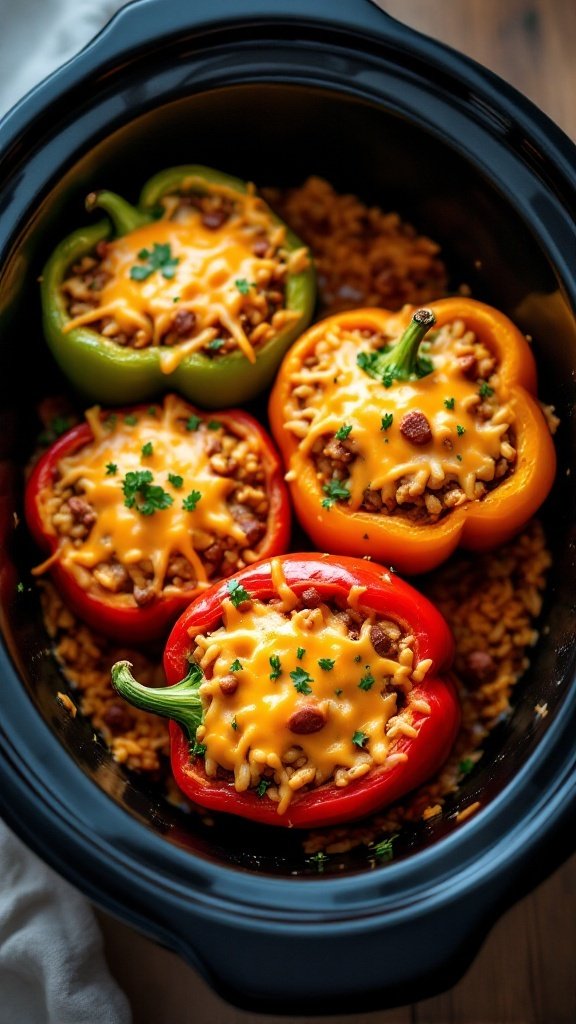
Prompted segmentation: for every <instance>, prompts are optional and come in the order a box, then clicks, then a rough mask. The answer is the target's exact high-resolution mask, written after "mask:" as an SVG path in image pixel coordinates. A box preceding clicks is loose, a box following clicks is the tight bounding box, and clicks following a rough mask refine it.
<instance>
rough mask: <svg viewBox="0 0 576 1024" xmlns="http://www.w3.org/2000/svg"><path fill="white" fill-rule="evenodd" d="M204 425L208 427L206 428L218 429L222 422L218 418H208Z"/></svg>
mask: <svg viewBox="0 0 576 1024" xmlns="http://www.w3.org/2000/svg"><path fill="white" fill-rule="evenodd" d="M206 426H207V427H208V430H220V427H221V426H222V424H221V423H220V422H219V421H218V420H209V422H208V423H207V424H206Z"/></svg>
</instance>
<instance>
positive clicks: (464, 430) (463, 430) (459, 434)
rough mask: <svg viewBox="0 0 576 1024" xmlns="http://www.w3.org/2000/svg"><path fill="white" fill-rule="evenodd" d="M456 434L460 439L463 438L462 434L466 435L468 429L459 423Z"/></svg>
mask: <svg viewBox="0 0 576 1024" xmlns="http://www.w3.org/2000/svg"><path fill="white" fill-rule="evenodd" d="M456 433H457V434H458V437H462V434H465V433H466V427H463V426H462V424H461V423H457V424H456Z"/></svg>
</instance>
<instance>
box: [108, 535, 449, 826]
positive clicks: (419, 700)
mask: <svg viewBox="0 0 576 1024" xmlns="http://www.w3.org/2000/svg"><path fill="white" fill-rule="evenodd" d="M452 655H453V642H452V638H451V634H450V631H449V629H448V627H447V625H446V623H445V622H444V619H443V618H442V616H441V615H440V614H439V612H437V611H436V609H435V608H434V607H433V606H432V605H431V604H430V602H429V601H428V600H427V599H426V598H424V597H422V596H421V595H420V594H419V593H418V592H417V591H415V590H414V589H413V588H412V587H410V586H409V585H408V584H406V583H404V582H403V581H402V580H400V579H398V578H397V577H396V576H393V575H390V574H389V573H388V572H386V570H385V569H383V568H382V567H381V566H378V565H375V564H374V563H371V562H367V561H365V560H363V559H355V558H345V557H340V556H336V557H335V556H331V555H318V554H297V555H286V556H284V557H282V558H275V559H273V560H272V561H267V562H261V563H260V564H259V565H256V566H254V567H249V568H246V569H244V570H242V571H241V572H240V573H237V574H236V575H235V576H234V577H233V578H232V579H229V580H227V581H225V582H222V583H220V584H218V585H216V586H214V587H212V588H211V589H210V590H209V591H207V592H206V593H205V594H203V595H201V596H200V597H199V598H197V600H195V601H194V603H193V604H191V605H190V607H189V608H187V610H186V611H185V613H184V614H183V615H182V616H181V618H180V619H179V620H178V622H177V623H176V625H175V626H174V629H173V630H172V633H171V634H170V637H169V639H168V643H167V646H166V650H165V655H164V667H165V671H166V676H167V679H168V682H169V683H170V684H171V685H170V686H168V687H166V688H164V689H151V688H148V687H145V686H142V685H141V684H140V683H137V682H136V681H135V680H134V678H133V676H132V674H131V672H130V667H131V666H130V665H129V663H128V662H118V663H117V664H116V665H115V666H114V667H113V670H112V680H113V684H114V686H115V687H116V689H117V690H118V692H119V693H120V694H121V695H122V696H124V697H125V698H126V699H127V700H128V701H130V702H131V703H133V704H135V705H136V706H137V707H141V708H144V709H145V710H148V711H153V712H155V713H157V714H160V715H165V716H166V717H168V718H170V719H172V721H171V723H170V735H171V751H172V769H173V772H174V776H175V779H176V782H177V783H178V785H179V786H180V788H181V789H182V790H183V792H184V793H186V795H187V796H188V797H190V798H191V799H192V800H193V801H194V802H195V803H197V804H199V805H201V806H203V807H207V808H210V809H212V810H216V811H226V812H228V813H230V814H237V815H240V816H241V817H244V818H249V819H251V820H253V821H258V822H264V823H266V824H269V825H285V826H296V827H300V828H307V827H312V826H320V825H333V824H337V823H339V822H343V821H348V820H350V819H354V818H359V817H361V816H363V815H366V814H369V813H371V812H373V811H375V810H377V809H380V808H382V807H384V806H385V805H387V804H390V803H391V802H392V801H394V800H398V799H399V798H400V797H402V796H403V795H404V794H405V793H407V792H408V791H410V790H412V789H414V787H415V786H418V785H419V784H421V783H423V782H424V781H425V780H426V779H428V778H429V777H430V776H431V775H432V774H433V773H434V772H435V771H436V770H437V769H438V768H439V767H440V765H441V764H442V763H443V761H444V760H445V758H446V757H447V755H448V753H449V751H450V748H451V746H452V743H453V741H454V737H455V734H456V731H457V728H458V724H459V717H460V716H459V708H458V701H457V697H456V693H455V690H454V686H453V683H452V681H451V679H450V677H449V675H447V673H448V670H449V667H450V663H451V660H452ZM176 723H179V724H176Z"/></svg>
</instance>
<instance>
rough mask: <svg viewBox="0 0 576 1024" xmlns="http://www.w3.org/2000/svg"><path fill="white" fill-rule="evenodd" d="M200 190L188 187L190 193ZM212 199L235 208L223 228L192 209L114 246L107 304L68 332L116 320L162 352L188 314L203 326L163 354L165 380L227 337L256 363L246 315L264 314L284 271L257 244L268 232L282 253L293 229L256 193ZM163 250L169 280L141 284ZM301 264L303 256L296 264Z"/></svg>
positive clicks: (284, 315) (103, 293)
mask: <svg viewBox="0 0 576 1024" xmlns="http://www.w3.org/2000/svg"><path fill="white" fill-rule="evenodd" d="M193 184H194V182H193V181H190V182H186V183H185V185H186V187H192V185H193ZM204 187H205V185H204ZM211 191H215V192H220V193H222V194H223V195H224V197H225V198H227V199H228V200H230V201H233V203H234V212H233V213H232V215H231V216H230V217H229V218H227V219H226V220H225V222H224V223H223V224H222V225H220V226H219V227H215V228H209V227H205V226H204V225H203V223H202V220H201V218H200V216H199V214H198V211H196V210H194V209H192V208H185V209H184V213H185V216H183V217H182V216H181V217H179V219H174V220H170V219H168V218H162V219H160V220H156V221H153V222H152V223H150V224H146V225H144V226H143V227H140V228H137V229H136V230H134V231H131V232H129V233H128V234H126V235H123V236H121V237H120V238H117V239H115V240H114V241H111V242H110V243H108V245H107V249H106V255H105V257H104V258H103V260H102V263H101V269H102V271H104V272H105V274H106V275H107V278H106V280H105V283H104V285H103V287H102V289H101V290H100V291H99V293H98V297H99V304H98V305H97V306H95V307H94V308H93V309H90V310H87V311H85V312H83V313H81V314H80V315H78V316H75V317H73V318H72V319H71V320H69V321H68V322H67V324H66V325H65V327H64V331H65V332H69V331H71V330H73V329H74V328H76V327H79V326H82V325H84V324H92V323H95V322H96V321H100V320H102V319H103V318H105V317H112V318H113V319H114V320H115V321H116V324H117V325H118V327H119V328H120V331H121V332H126V333H127V334H128V335H130V334H133V333H134V332H135V331H139V332H141V333H140V336H139V343H138V347H144V346H146V345H147V344H150V343H151V344H153V345H161V344H162V341H163V338H164V337H165V336H166V335H167V334H168V333H169V332H170V330H171V326H172V323H173V320H174V315H175V312H177V311H180V310H184V311H186V310H188V311H190V312H193V313H194V315H195V318H196V326H195V329H194V336H193V337H191V338H186V339H185V340H180V339H176V342H177V343H176V344H172V345H171V346H170V347H167V346H164V347H163V348H162V349H161V352H160V365H161V368H162V370H163V372H164V373H166V374H169V373H172V372H173V371H174V370H175V369H176V368H177V366H178V365H179V364H180V363H181V361H182V360H183V359H184V358H185V357H186V356H188V355H190V353H192V352H194V351H197V350H198V349H200V348H203V347H204V346H205V345H207V344H208V343H209V342H210V341H212V340H214V339H217V338H219V337H220V335H221V334H222V332H225V333H226V334H228V335H229V336H231V337H232V338H233V339H234V341H235V343H236V345H237V346H238V348H239V349H240V350H241V351H242V352H243V354H244V355H245V356H246V358H247V359H249V360H250V362H254V361H255V358H256V356H255V352H254V346H253V344H252V343H251V341H250V340H249V338H248V335H247V328H246V329H245V326H243V322H242V315H243V314H244V313H245V311H246V309H247V308H252V307H253V306H254V305H255V306H256V309H257V308H258V305H259V290H261V289H266V288H267V287H268V285H270V284H271V282H272V280H273V275H274V274H275V272H277V270H278V266H279V259H278V258H277V257H275V258H261V257H258V256H256V255H255V254H254V252H253V246H254V241H255V239H256V238H257V237H262V235H261V232H262V231H265V232H266V235H267V237H268V238H269V239H271V240H272V241H273V244H274V246H275V247H279V246H281V245H283V244H284V242H285V235H286V228H285V227H284V226H283V225H278V224H277V223H276V222H275V221H274V220H273V218H272V215H271V213H270V212H269V210H268V209H267V207H266V206H265V204H264V203H263V201H262V200H261V199H260V198H259V197H257V196H255V195H254V194H252V193H250V192H248V193H247V194H246V195H242V194H239V193H237V192H235V191H233V190H232V189H229V188H225V187H224V186H219V187H218V186H214V187H213V189H211ZM155 246H168V247H169V249H168V250H167V251H168V252H169V257H170V260H171V262H172V265H171V266H170V269H169V272H168V274H167V275H166V276H165V275H164V273H163V272H162V267H160V268H158V269H156V270H154V272H152V273H150V275H149V276H148V277H147V278H146V279H145V280H133V279H132V277H131V276H130V272H131V270H132V268H134V267H142V266H143V258H145V257H144V254H145V253H150V252H152V250H153V249H154V247H155ZM297 252H300V251H299V250H298V251H297ZM294 256H296V253H293V254H292V257H290V259H292V258H293V257H294ZM174 261H176V262H174ZM300 262H301V261H300ZM275 287H276V288H277V284H276V285H275ZM298 315H299V314H298V313H297V312H294V311H290V310H282V311H281V312H278V313H276V314H275V316H276V320H274V322H273V324H272V325H271V326H272V327H274V328H275V329H274V330H272V334H274V333H277V330H279V329H280V328H281V327H282V326H284V325H285V323H287V322H289V321H290V320H292V319H295V318H297V317H298ZM263 319H264V317H261V318H260V320H257V321H256V323H260V322H261V321H262V320H263Z"/></svg>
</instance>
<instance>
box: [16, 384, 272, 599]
mask: <svg viewBox="0 0 576 1024" xmlns="http://www.w3.org/2000/svg"><path fill="white" fill-rule="evenodd" d="M153 410H155V414H153ZM190 412H191V409H190V406H188V405H187V404H186V403H185V402H183V401H182V400H181V399H179V398H178V397H176V396H175V395H169V396H167V398H166V399H165V401H164V404H163V405H161V406H154V407H152V409H151V410H149V412H148V413H147V414H144V413H143V412H142V413H141V414H139V415H138V416H137V417H136V416H134V417H127V418H124V419H123V420H122V419H120V418H119V417H118V422H117V423H114V424H113V425H112V426H111V424H110V418H109V420H108V421H107V420H105V419H104V420H103V419H102V417H101V414H100V410H99V408H98V407H97V406H95V407H94V408H92V409H89V410H88V412H87V413H86V418H87V420H88V422H89V424H90V427H91V429H92V432H93V434H94V440H93V441H92V442H91V443H89V444H87V445H85V446H83V447H82V448H81V449H80V450H79V451H77V452H75V453H74V454H71V455H69V456H66V457H65V458H62V459H61V460H60V462H59V463H58V468H59V472H60V477H59V480H58V487H59V492H60V495H62V493H63V492H67V493H70V492H69V491H67V489H74V490H75V492H76V493H81V494H82V495H83V497H84V498H85V500H86V502H87V503H88V505H89V507H90V509H91V510H93V512H94V514H95V515H94V521H93V523H92V524H91V526H90V530H89V532H88V535H87V536H86V537H84V538H83V539H82V540H80V541H79V540H78V539H77V537H74V536H73V535H69V536H63V537H60V539H59V546H58V549H57V552H56V554H55V556H52V558H50V559H48V561H47V562H46V563H44V564H43V565H42V566H39V567H38V568H37V569H36V570H35V571H36V573H39V572H42V571H44V570H45V569H46V568H48V567H49V565H50V564H51V563H52V562H53V561H54V559H55V558H57V559H58V560H59V562H60V563H61V564H62V565H63V566H65V567H66V568H67V569H69V570H71V571H72V572H73V574H74V575H75V576H76V578H77V579H78V581H79V582H80V584H81V585H82V586H83V587H84V588H85V589H87V590H93V589H94V588H95V587H96V580H95V579H94V576H93V575H92V573H91V570H94V569H95V568H96V567H98V566H100V565H101V564H102V563H109V562H110V561H111V560H113V559H116V560H118V561H119V562H120V563H121V564H122V565H123V566H127V567H130V566H136V565H140V564H142V563H149V564H151V566H152V580H151V583H150V585H151V587H152V588H153V591H154V592H155V593H156V594H158V593H159V592H160V591H162V590H163V592H164V594H165V595H166V596H169V595H170V594H171V593H175V592H177V591H178V588H177V587H174V586H169V585H166V583H165V578H166V574H167V569H168V566H169V563H170V560H171V558H172V557H173V556H174V555H175V554H178V555H181V556H183V557H184V558H185V559H187V560H188V562H189V564H190V566H191V567H192V570H193V575H194V578H195V581H196V584H197V586H198V587H203V586H207V585H208V583H207V573H206V568H205V565H204V563H203V561H202V559H201V557H200V556H199V553H198V551H197V550H196V547H195V542H196V543H199V539H200V538H201V537H203V536H207V537H208V543H210V539H211V538H219V537H226V538H232V540H233V541H236V543H237V544H238V545H240V546H246V536H245V533H244V530H243V529H242V527H241V526H240V524H239V522H237V521H236V519H235V518H234V516H233V514H232V511H231V508H230V505H229V504H228V502H227V499H228V497H229V496H230V494H231V492H232V491H234V489H235V488H236V487H237V486H238V482H237V481H235V480H234V479H233V478H231V477H230V476H220V475H218V474H216V473H215V472H214V470H213V469H212V468H211V466H210V455H209V453H208V450H207V433H206V428H205V427H204V426H201V420H200V419H199V418H197V422H196V423H195V424H194V425H195V428H196V429H194V430H187V429H186V424H187V422H188V421H189V417H190ZM114 419H115V417H112V420H114ZM134 420H135V422H134ZM213 425H215V426H219V424H218V423H217V422H216V421H213ZM212 436H213V435H212ZM243 446H244V448H245V452H246V453H248V452H256V453H259V449H258V447H257V442H256V440H255V438H253V437H251V436H250V435H249V434H247V435H246V436H245V437H244V438H243ZM111 469H112V472H111V471H110V470H111ZM146 471H149V473H150V474H151V481H150V483H151V486H159V487H160V488H161V489H162V490H163V491H164V492H165V494H166V496H167V499H166V504H167V507H159V508H158V507H157V508H156V509H155V510H154V511H153V513H152V514H143V513H142V512H141V511H139V509H138V506H142V499H143V498H145V494H144V492H142V493H140V492H137V493H136V500H135V503H134V505H133V507H131V508H129V507H127V504H126V501H125V491H124V489H123V487H124V486H125V481H126V479H127V474H129V473H142V472H146ZM169 474H170V475H169ZM191 492H196V493H197V494H198V493H199V495H200V497H199V498H197V500H196V502H194V501H192V502H188V503H187V504H188V508H186V507H185V504H186V498H187V496H189V495H190V493H191ZM169 499H172V500H171V502H170V504H168V500H169ZM59 501H60V502H61V501H62V498H61V497H60V499H59ZM53 502H54V490H53V489H46V490H44V491H42V492H41V493H40V495H39V510H40V514H41V516H42V518H43V520H44V522H45V523H46V524H47V529H48V530H50V532H52V533H53V534H57V532H58V531H57V529H56V528H55V526H54V520H53V516H54V511H53ZM191 504H192V505H194V504H195V507H194V508H192V509H190V505H191ZM204 547H206V543H204ZM230 571H233V569H231V570H230ZM107 597H108V599H110V600H114V601H116V602H119V603H123V604H124V603H132V601H133V599H132V596H131V595H129V594H126V593H117V594H112V595H107Z"/></svg>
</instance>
